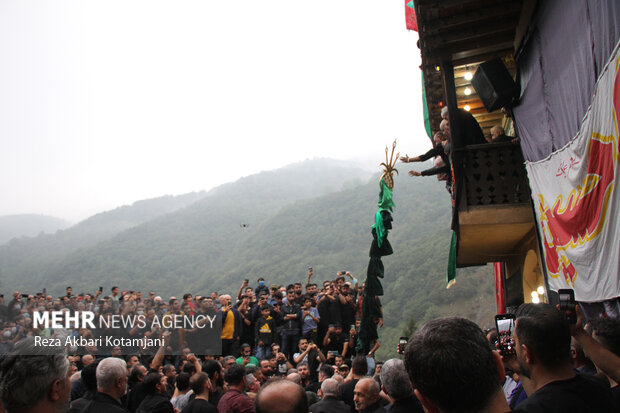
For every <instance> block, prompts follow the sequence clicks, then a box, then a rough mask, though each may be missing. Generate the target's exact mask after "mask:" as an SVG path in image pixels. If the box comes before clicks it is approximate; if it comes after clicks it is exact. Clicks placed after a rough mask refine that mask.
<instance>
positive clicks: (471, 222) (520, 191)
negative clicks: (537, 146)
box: [457, 143, 534, 267]
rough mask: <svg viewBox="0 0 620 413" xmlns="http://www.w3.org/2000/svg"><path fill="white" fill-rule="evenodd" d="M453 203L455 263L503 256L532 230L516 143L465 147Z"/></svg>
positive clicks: (503, 258)
mask: <svg viewBox="0 0 620 413" xmlns="http://www.w3.org/2000/svg"><path fill="white" fill-rule="evenodd" d="M463 172H464V180H462V181H461V182H463V185H464V188H463V191H462V198H463V199H462V200H461V202H460V203H459V208H458V211H457V213H458V223H459V224H458V225H459V227H458V234H459V237H458V239H459V242H458V250H457V265H458V266H460V267H463V266H469V265H480V264H486V263H489V262H498V261H507V260H508V259H510V258H511V257H514V256H515V255H518V254H519V253H520V252H519V251H521V250H522V247H523V243H525V242H529V241H527V240H529V239H531V234H532V232H533V231H534V215H533V211H532V205H531V200H530V189H529V184H528V180H527V174H526V170H525V166H524V162H523V157H522V155H521V150H520V148H519V146H518V145H513V144H511V143H501V144H500V143H498V144H485V145H473V146H468V147H467V148H466V149H465V156H464V158H463Z"/></svg>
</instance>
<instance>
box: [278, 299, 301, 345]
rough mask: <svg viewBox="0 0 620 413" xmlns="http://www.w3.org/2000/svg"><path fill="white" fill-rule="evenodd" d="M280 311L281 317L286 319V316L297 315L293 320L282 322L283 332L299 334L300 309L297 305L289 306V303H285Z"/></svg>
mask: <svg viewBox="0 0 620 413" xmlns="http://www.w3.org/2000/svg"><path fill="white" fill-rule="evenodd" d="M280 311H281V312H282V317H286V316H287V315H288V314H295V315H297V318H293V319H290V320H287V321H285V322H284V326H283V330H284V331H296V332H300V331H301V323H300V320H301V307H299V305H297V304H295V303H293V305H291V303H287V304H284V305H283V306H282V308H281V309H280ZM295 344H297V343H295Z"/></svg>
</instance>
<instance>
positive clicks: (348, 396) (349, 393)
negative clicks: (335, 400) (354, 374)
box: [340, 379, 359, 411]
mask: <svg viewBox="0 0 620 413" xmlns="http://www.w3.org/2000/svg"><path fill="white" fill-rule="evenodd" d="M358 381H359V379H353V380H351V381H348V382H346V383H343V384H342V386H340V400H342V401H343V402H345V403H346V404H347V405H348V406H349V407H350V408H351V410H353V411H355V403H353V396H354V395H353V391H354V390H355V385H356V384H357V382H358Z"/></svg>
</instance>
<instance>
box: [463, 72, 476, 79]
mask: <svg viewBox="0 0 620 413" xmlns="http://www.w3.org/2000/svg"><path fill="white" fill-rule="evenodd" d="M463 77H464V78H465V80H472V79H473V78H474V75H472V74H471V72H465V76H463Z"/></svg>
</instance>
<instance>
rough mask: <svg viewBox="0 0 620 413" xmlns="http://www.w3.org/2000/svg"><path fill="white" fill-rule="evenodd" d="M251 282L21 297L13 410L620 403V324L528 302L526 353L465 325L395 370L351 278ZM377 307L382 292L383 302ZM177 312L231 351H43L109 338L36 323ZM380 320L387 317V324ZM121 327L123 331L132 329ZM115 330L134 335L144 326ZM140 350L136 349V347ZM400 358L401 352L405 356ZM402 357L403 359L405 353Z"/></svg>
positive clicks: (0, 369)
mask: <svg viewBox="0 0 620 413" xmlns="http://www.w3.org/2000/svg"><path fill="white" fill-rule="evenodd" d="M306 281H307V282H306V285H305V292H304V291H303V290H302V284H301V283H294V284H291V285H287V286H279V285H275V284H274V285H270V286H268V285H267V284H266V283H265V280H264V279H262V278H259V279H258V280H257V284H256V287H254V288H253V287H250V285H249V280H245V281H244V282H243V284H242V285H241V287H240V289H239V291H238V293H237V295H236V296H235V297H234V298H233V297H232V296H231V295H229V294H221V295H218V294H217V293H215V292H213V293H212V294H210V295H208V296H193V295H190V294H185V295H184V296H183V297H182V299H177V298H176V297H170V298H168V299H166V300H164V299H162V298H161V297H160V296H158V295H157V294H156V293H155V292H154V291H151V292H149V293H148V296H146V295H147V294H145V295H144V296H143V294H142V293H141V292H140V291H132V290H126V291H122V292H121V291H119V288H118V287H113V288H112V289H111V294H110V295H106V296H104V295H103V294H104V293H103V289H102V288H100V289H99V291H98V292H96V293H94V294H86V293H80V294H76V295H74V294H73V291H72V289H71V288H70V287H68V288H67V291H66V294H65V295H64V296H62V297H58V298H53V297H52V296H50V295H47V294H45V293H40V294H34V295H28V294H21V293H19V292H15V293H14V294H13V299H12V300H11V301H10V303H9V304H8V305H5V304H3V303H2V304H0V318H1V319H2V323H3V330H2V333H1V334H0V336H1V337H0V346H2V353H3V355H2V356H1V357H0V397H1V401H2V409H3V410H4V411H6V412H9V413H11V412H48V411H49V412H62V411H70V412H139V413H143V412H184V413H199V412H220V413H228V412H263V413H265V412H302V413H303V412H313V413H319V412H385V411H391V412H395V413H398V412H422V411H428V412H492V413H493V412H509V411H517V412H612V411H618V410H619V409H620V386H618V383H619V382H620V322H619V321H618V320H615V319H596V320H589V322H588V324H587V325H586V326H585V327H584V326H583V324H584V321H583V320H582V317H581V313H580V312H578V317H577V324H575V325H570V324H569V323H568V321H567V320H566V318H565V317H564V315H563V313H562V312H560V311H559V310H558V309H557V308H555V307H553V306H551V305H549V304H523V305H522V306H521V307H520V309H519V311H518V312H517V314H516V323H515V328H514V343H515V346H514V347H515V351H514V352H510V353H507V354H504V355H500V352H498V351H497V346H498V340H497V332H496V331H495V332H494V331H492V330H491V331H487V332H484V331H482V330H481V328H480V327H479V326H477V325H476V324H475V323H473V322H471V321H469V320H467V319H464V318H458V317H453V318H441V319H436V320H432V321H429V322H427V323H426V324H425V325H424V326H422V328H421V329H420V330H418V331H416V332H415V333H414V334H413V335H412V337H411V338H410V339H409V342H408V344H407V345H406V346H403V348H404V355H403V357H402V359H401V357H399V356H397V355H396V354H394V356H395V357H394V358H392V359H390V360H387V361H386V362H385V363H382V362H378V361H376V360H375V359H374V353H375V352H376V350H377V348H378V346H379V343H378V342H376V343H375V346H374V347H372V349H371V351H370V352H369V353H366V354H360V352H358V351H357V348H358V347H357V345H356V341H357V334H358V332H359V331H358V329H359V318H360V316H361V301H362V300H363V295H362V292H363V284H361V283H360V282H359V281H358V280H357V279H355V278H354V277H353V276H352V275H351V274H350V273H348V272H346V271H344V272H339V273H338V274H337V277H336V279H334V280H331V281H326V282H325V283H323V284H321V285H320V286H318V285H316V284H314V283H312V282H311V281H312V270H311V269H310V270H309V273H308V279H307V280H306ZM375 299H376V298H375ZM59 310H60V311H62V310H65V311H68V312H72V313H74V312H80V311H92V312H95V313H98V314H102V315H103V314H126V315H147V316H148V315H149V314H151V315H152V316H163V317H165V316H166V315H170V314H180V313H183V314H215V315H216V316H217V317H218V318H220V319H221V320H222V324H221V333H220V334H221V337H220V339H221V343H222V347H221V351H219V352H209V351H206V350H208V349H204V348H203V347H201V342H200V336H199V335H198V336H196V335H195V333H196V332H195V331H191V330H188V331H184V330H183V329H179V330H173V331H146V332H143V333H144V334H152V335H154V336H157V337H160V338H161V339H162V344H161V345H160V346H159V347H158V348H155V349H145V348H137V349H127V348H122V349H119V348H92V347H89V346H86V347H84V348H80V349H79V350H80V351H76V349H75V348H69V349H67V348H66V347H63V346H55V345H53V346H47V347H43V348H42V347H40V346H39V347H37V346H36V343H35V336H41V335H43V336H47V337H52V338H53V337H55V336H71V335H80V336H88V335H97V334H99V333H100V332H97V331H90V330H89V329H87V328H77V329H74V330H72V329H66V328H58V329H51V328H43V327H41V326H38V327H37V328H35V327H34V326H33V324H32V317H33V313H34V312H35V311H59ZM376 321H377V323H378V324H381V323H382V320H376ZM120 330H123V329H122V328H121V329H120ZM108 333H114V334H120V335H123V334H124V335H131V334H132V332H131V330H129V329H128V328H127V329H124V331H109V332H108ZM128 350H129V351H128ZM395 350H396V349H395ZM395 353H396V352H395Z"/></svg>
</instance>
